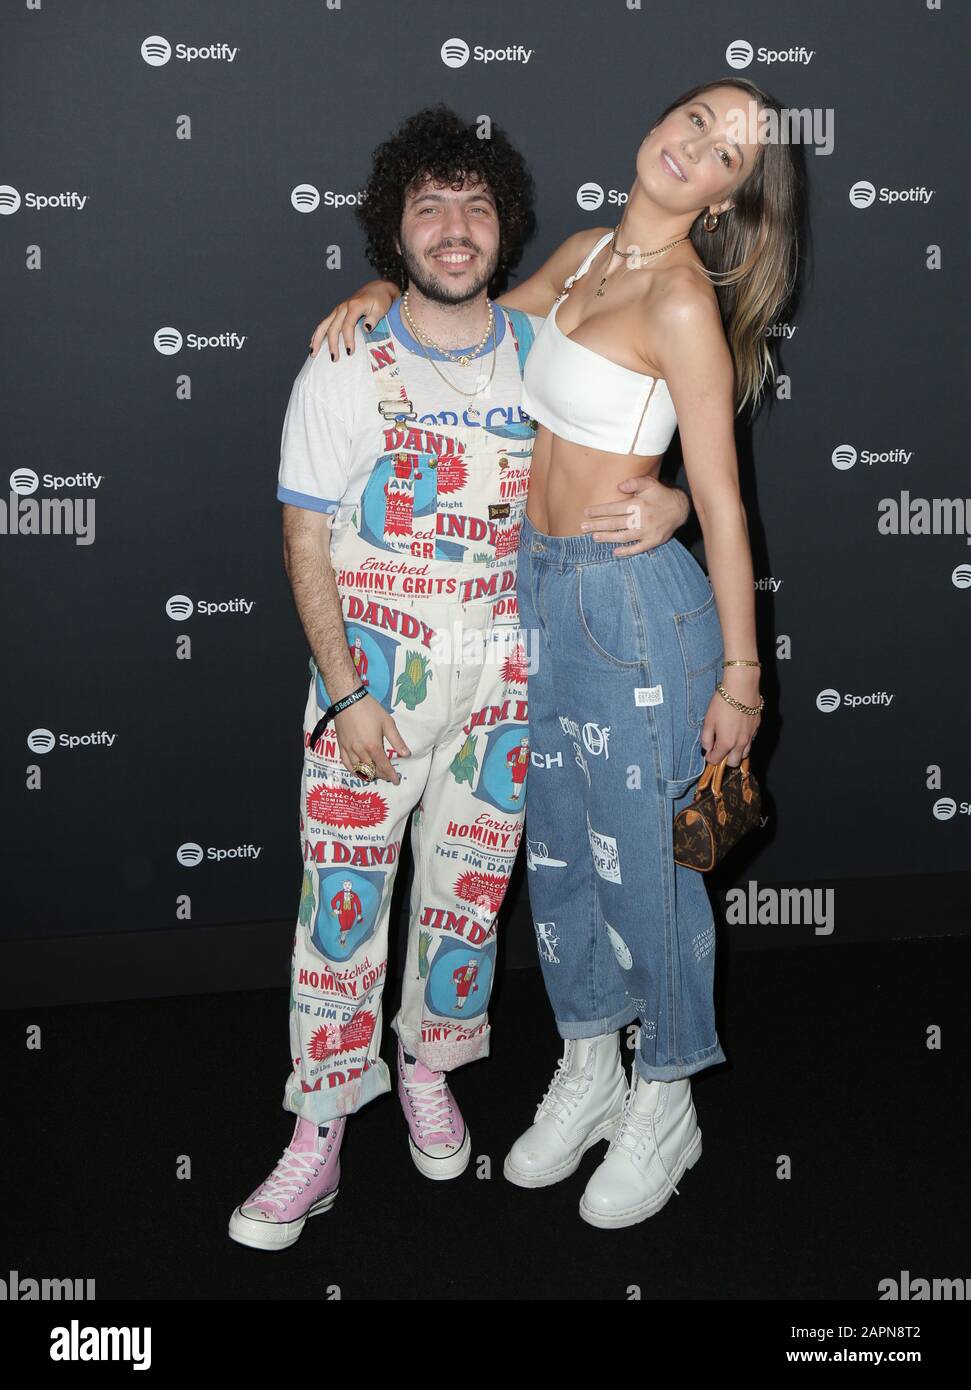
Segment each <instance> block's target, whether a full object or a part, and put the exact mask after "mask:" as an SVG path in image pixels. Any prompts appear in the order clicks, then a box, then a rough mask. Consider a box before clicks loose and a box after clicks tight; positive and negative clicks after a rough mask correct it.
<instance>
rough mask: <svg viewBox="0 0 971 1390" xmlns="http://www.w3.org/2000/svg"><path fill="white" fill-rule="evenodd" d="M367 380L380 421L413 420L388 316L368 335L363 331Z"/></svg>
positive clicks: (411, 403) (414, 417)
mask: <svg viewBox="0 0 971 1390" xmlns="http://www.w3.org/2000/svg"><path fill="white" fill-rule="evenodd" d="M364 343H365V346H366V348H367V358H368V365H369V366H370V368H371V380H372V382H373V383H374V390H375V394H376V396H377V410H378V413H379V415H380V416H381V418H382V419H383V420H386V421H388V422H389V423H390V422H391V421H392V420H396V421H398V422H399V423H404V422H405V421H406V420H414V419H416V418H417V416H416V413H415V407H414V403H413V402H412V401H411V400H409V398H408V390H407V387H406V386H405V383H404V379H403V377H402V374H401V364H400V363H399V361H398V352H397V345H396V343H395V340H394V336H393V334H392V332H391V325H390V323H389V322H388V316H387V314H385V316H384V317H383V318H382V319H379V320H378V322H377V323H376V324H375V325H374V327H373V328H372V329H371V330H370V332H368V331H367V330H366V329H365V331H364Z"/></svg>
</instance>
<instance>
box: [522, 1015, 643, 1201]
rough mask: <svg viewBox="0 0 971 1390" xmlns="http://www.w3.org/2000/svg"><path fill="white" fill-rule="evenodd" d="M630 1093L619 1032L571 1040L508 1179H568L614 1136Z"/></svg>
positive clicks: (532, 1183)
mask: <svg viewBox="0 0 971 1390" xmlns="http://www.w3.org/2000/svg"><path fill="white" fill-rule="evenodd" d="M626 1092H627V1077H626V1076H625V1075H624V1069H623V1067H622V1066H621V1064H620V1049H619V1045H618V1038H617V1034H616V1033H608V1034H605V1035H603V1036H601V1037H598V1038H571V1039H569V1040H568V1041H567V1044H566V1047H565V1048H564V1050H563V1056H562V1057H561V1058H560V1060H559V1062H558V1063H557V1066H556V1074H555V1075H554V1077H553V1080H552V1081H551V1082H550V1084H549V1086H548V1087H547V1090H546V1094H545V1095H544V1097H543V1099H542V1100H541V1101H540V1103H539V1105H538V1106H537V1107H536V1114H535V1116H534V1118H533V1124H532V1125H531V1126H530V1128H529V1129H527V1130H526V1132H525V1134H521V1135H520V1136H519V1138H518V1139H517V1140H516V1142H515V1144H513V1146H512V1148H511V1149H510V1150H509V1153H508V1154H507V1155H506V1161H505V1164H504V1165H503V1169H502V1171H503V1174H504V1176H505V1177H506V1178H507V1179H508V1181H509V1182H511V1183H515V1184H516V1186H517V1187H548V1186H549V1185H550V1184H551V1183H554V1182H560V1181H561V1180H562V1179H563V1178H568V1177H569V1176H570V1174H571V1173H575V1172H576V1170H577V1168H578V1167H579V1166H580V1160H581V1159H582V1157H583V1155H584V1154H585V1153H586V1151H587V1149H589V1148H592V1147H593V1145H594V1144H596V1143H598V1142H599V1141H600V1140H601V1139H609V1138H610V1136H611V1135H612V1134H613V1132H614V1129H615V1127H616V1125H617V1123H618V1121H619V1119H620V1116H621V1112H622V1110H623V1107H624V1097H625V1095H626Z"/></svg>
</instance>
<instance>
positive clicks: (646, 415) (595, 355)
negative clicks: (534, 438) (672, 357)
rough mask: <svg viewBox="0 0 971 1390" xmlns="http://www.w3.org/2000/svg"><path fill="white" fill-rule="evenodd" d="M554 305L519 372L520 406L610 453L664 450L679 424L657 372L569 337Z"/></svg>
mask: <svg viewBox="0 0 971 1390" xmlns="http://www.w3.org/2000/svg"><path fill="white" fill-rule="evenodd" d="M612 236H613V232H612V231H610V232H608V233H607V234H606V236H602V237H601V238H600V240H599V241H598V242H597V244H596V245H595V246H594V248H593V250H592V251H591V252H590V253H589V255H588V256H587V257H586V258H585V259H584V261H583V262H582V263H581V265H580V266H579V267H578V269H577V270H576V271H575V272H574V273H573V274H572V275H571V276H570V278H569V279H568V280H567V282H566V284H565V285H564V286H563V294H562V295H560V299H565V298H566V296H567V291H569V289H570V287H571V286H572V285H573V282H574V281H575V280H579V278H580V276H581V275H584V274H586V272H587V270H588V269H589V267H590V264H591V262H592V261H593V259H594V257H595V256H596V255H597V253H598V251H600V250H601V248H602V247H604V246H606V244H607V242H608V241H610V239H611V238H612ZM558 305H559V299H558V300H557V302H556V303H555V304H554V305H553V308H552V309H551V310H550V313H549V315H548V316H547V318H546V321H545V322H544V324H543V326H542V328H541V329H540V330H539V332H538V333H537V335H536V341H535V342H534V343H533V346H532V349H531V350H530V353H529V356H528V357H527V358H526V367H525V370H524V372H523V391H522V398H521V400H522V408H523V410H525V411H526V412H527V414H529V415H531V416H532V418H533V419H534V420H538V421H539V422H540V424H541V425H546V427H547V428H548V429H550V430H552V431H553V433H554V434H558V435H559V436H560V438H561V439H567V440H569V441H570V442H571V443H574V444H585V445H587V446H588V447H589V448H593V449H603V450H605V451H606V452H608V453H613V454H644V455H648V454H663V453H664V451H665V449H666V448H667V447H668V445H669V444H670V443H671V438H672V436H673V434H674V431H675V430H676V429H677V427H678V417H677V415H676V414H675V410H674V402H673V401H672V399H671V394H670V392H669V391H668V388H667V383H666V382H665V381H664V379H663V377H651V376H645V375H644V373H643V372H635V371H632V370H631V368H630V367H622V366H620V365H619V363H617V362H611V361H610V359H609V358H607V357H604V356H602V355H601V354H600V353H599V352H594V351H593V350H592V349H591V348H588V347H584V345H583V344H582V343H576V342H574V341H573V339H572V338H568V337H567V336H566V334H565V333H563V332H562V331H561V329H559V328H558V327H557V324H556V310H557V307H558Z"/></svg>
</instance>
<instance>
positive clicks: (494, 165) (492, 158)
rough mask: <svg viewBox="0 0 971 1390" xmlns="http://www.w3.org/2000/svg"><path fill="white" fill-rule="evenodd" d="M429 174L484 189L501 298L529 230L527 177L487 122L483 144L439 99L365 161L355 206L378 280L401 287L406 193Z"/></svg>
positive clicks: (494, 289) (531, 193)
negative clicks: (493, 217) (494, 233)
mask: <svg viewBox="0 0 971 1390" xmlns="http://www.w3.org/2000/svg"><path fill="white" fill-rule="evenodd" d="M429 176H430V177H431V178H433V179H436V180H438V181H440V182H442V183H444V184H447V185H448V186H449V187H451V188H455V189H459V188H461V187H462V184H463V183H464V182H465V181H466V180H469V181H473V180H474V181H475V182H479V183H485V184H487V185H488V187H489V190H490V192H491V193H492V196H493V197H494V198H495V200H496V210H497V213H498V217H499V260H498V264H497V266H496V273H495V275H494V276H493V279H492V284H491V286H490V291H489V292H490V293H493V294H501V293H502V290H503V289H505V286H506V279H507V277H508V274H509V272H510V271H511V270H513V269H515V267H516V266H517V265H518V264H519V261H520V258H521V257H522V254H523V250H524V248H525V246H526V243H527V242H528V241H529V239H530V237H531V236H532V235H533V233H534V231H535V230H536V216H535V213H534V211H533V203H534V199H535V195H536V191H535V187H534V184H533V178H532V175H531V174H530V172H529V170H528V168H527V167H526V162H525V160H524V159H523V157H522V155H521V154H520V153H519V151H518V150H517V149H516V148H515V147H514V146H513V145H512V144H511V143H510V141H509V139H508V137H507V136H506V134H505V132H504V131H502V130H500V129H499V127H498V126H496V125H492V127H491V135H490V136H489V138H488V139H482V138H480V136H479V135H478V134H477V131H476V126H475V124H474V123H473V122H468V123H466V122H465V121H463V120H462V118H461V117H460V116H458V115H457V114H456V113H455V112H454V111H453V110H452V109H451V108H450V107H448V106H446V105H445V104H444V102H439V103H438V105H436V106H426V107H424V108H423V109H422V110H421V111H416V112H415V114H414V115H413V116H409V117H408V119H407V120H406V121H404V122H403V123H402V124H401V125H400V126H399V127H398V129H397V130H396V131H395V133H394V134H393V135H390V136H389V137H388V139H387V140H385V141H383V142H382V143H381V144H380V145H378V147H377V149H376V150H375V151H374V154H373V155H372V156H371V170H370V173H369V175H368V181H367V184H366V186H365V189H364V193H365V197H364V200H363V202H361V203H359V204H358V205H357V207H356V208H355V213H356V215H357V218H358V221H359V222H360V223H361V226H362V227H363V228H364V231H365V233H366V235H367V258H368V260H369V261H370V262H371V264H372V265H373V266H374V268H375V270H376V271H377V272H378V274H379V275H380V276H382V277H383V278H384V279H386V280H393V281H394V282H395V284H396V285H398V287H399V288H400V289H402V290H403V289H404V288H405V285H406V276H405V271H404V264H403V262H402V258H401V256H400V254H399V253H398V251H396V250H395V244H394V243H395V238H396V237H397V236H398V234H399V231H400V228H401V215H402V212H403V211H404V205H405V194H406V193H407V192H408V191H409V190H412V189H415V188H418V187H419V186H420V185H421V184H422V183H423V182H424V181H425V179H426V178H428V177H429Z"/></svg>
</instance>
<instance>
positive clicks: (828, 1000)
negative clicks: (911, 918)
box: [0, 939, 971, 1301]
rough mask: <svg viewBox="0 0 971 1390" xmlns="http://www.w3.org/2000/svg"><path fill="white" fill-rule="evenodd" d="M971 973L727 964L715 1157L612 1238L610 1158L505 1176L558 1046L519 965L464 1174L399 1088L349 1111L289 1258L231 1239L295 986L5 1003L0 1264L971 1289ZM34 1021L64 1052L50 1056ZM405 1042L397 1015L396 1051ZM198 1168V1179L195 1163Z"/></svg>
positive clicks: (323, 1279) (309, 1279) (173, 1280)
mask: <svg viewBox="0 0 971 1390" xmlns="http://www.w3.org/2000/svg"><path fill="white" fill-rule="evenodd" d="M969 965H971V941H969V940H966V939H965V940H960V939H950V940H945V939H939V940H923V941H914V942H899V941H898V942H893V943H887V944H886V945H879V946H873V945H869V946H862V945H857V946H835V945H829V944H824V943H822V942H821V943H820V944H819V945H818V946H816V947H813V946H809V947H801V948H798V949H776V950H771V951H764V952H753V951H745V952H736V953H735V954H734V956H733V957H732V958H731V959H729V960H728V961H727V962H724V963H720V976H719V991H718V993H719V1019H720V1029H719V1032H720V1037H721V1040H722V1044H723V1046H724V1047H725V1050H726V1053H727V1055H728V1057H729V1063H728V1065H727V1066H721V1067H717V1068H712V1069H709V1070H708V1071H706V1072H702V1073H700V1074H699V1075H698V1076H697V1077H695V1078H694V1079H693V1090H694V1098H695V1105H696V1107H697V1110H698V1116H699V1120H700V1124H701V1129H702V1133H703V1136H704V1139H703V1143H704V1152H703V1156H702V1158H701V1161H700V1162H699V1163H698V1164H697V1165H696V1166H695V1168H694V1169H692V1170H691V1171H690V1172H688V1173H686V1174H685V1176H684V1179H683V1180H682V1182H681V1183H679V1188H680V1196H672V1198H671V1200H670V1201H669V1202H668V1204H667V1205H666V1206H665V1207H664V1208H663V1210H662V1211H660V1212H659V1213H658V1214H657V1215H656V1216H654V1217H653V1218H651V1219H650V1220H648V1221H645V1222H643V1223H641V1224H640V1225H638V1226H635V1227H632V1228H629V1229H627V1230H623V1231H617V1232H606V1231H600V1230H595V1229H594V1228H592V1227H590V1226H588V1225H586V1224H585V1223H584V1222H583V1221H581V1220H580V1218H579V1216H578V1214H577V1203H578V1200H579V1197H580V1194H581V1192H582V1190H583V1186H584V1184H585V1182H586V1179H587V1177H588V1176H589V1174H590V1173H591V1172H592V1171H593V1169H594V1168H595V1167H596V1165H597V1163H598V1162H599V1161H600V1157H601V1155H602V1154H603V1152H604V1148H603V1146H598V1147H597V1148H596V1149H595V1150H593V1151H591V1152H590V1153H588V1154H587V1155H586V1158H585V1161H584V1163H583V1165H582V1167H581V1169H580V1171H579V1172H578V1173H576V1174H575V1175H574V1176H573V1177H572V1178H570V1179H568V1180H567V1181H565V1182H563V1183H561V1184H559V1185H558V1186H555V1187H551V1188H546V1189H543V1190H539V1191H523V1190H521V1189H519V1188H516V1187H513V1186H511V1185H510V1184H509V1183H507V1182H506V1181H505V1180H504V1178H503V1176H502V1162H503V1158H504V1155H505V1153H506V1151H507V1149H508V1147H509V1145H510V1144H511V1143H512V1141H513V1140H514V1139H515V1138H516V1136H517V1135H518V1134H519V1133H520V1132H521V1131H522V1130H523V1129H524V1128H525V1127H526V1126H527V1125H528V1124H529V1123H530V1122H531V1120H532V1113H533V1109H534V1107H535V1105H536V1103H537V1101H538V1100H539V1098H540V1096H541V1095H542V1093H543V1090H544V1088H545V1086H546V1084H547V1082H548V1080H549V1078H550V1076H551V1074H552V1072H553V1069H554V1066H555V1062H556V1059H557V1057H558V1056H559V1055H560V1050H561V1044H560V1042H559V1039H558V1037H557V1035H556V1032H555V1029H554V1027H553V1024H552V1021H551V1016H550V1013H549V1010H548V1006H547V1003H546V997H545V994H544V991H543V987H542V981H541V977H540V974H539V971H538V970H521V971H512V972H508V973H507V974H506V975H505V977H504V978H501V979H500V980H499V981H498V983H497V988H496V992H495V995H494V999H493V1008H492V1015H491V1016H492V1021H493V1025H494V1030H493V1051H492V1056H491V1057H490V1058H488V1059H486V1060H483V1061H480V1062H476V1063H474V1064H472V1065H469V1066H467V1067H465V1068H462V1069H461V1070H459V1071H457V1072H455V1073H454V1076H453V1084H454V1089H455V1091H456V1094H457V1096H458V1098H459V1100H460V1102H461V1105H462V1108H463V1111H464V1114H465V1116H466V1120H467V1122H468V1124H469V1127H470V1130H471V1135H472V1146H473V1155H474V1156H476V1157H475V1159H474V1161H473V1163H472V1164H470V1166H469V1168H468V1170H467V1171H466V1172H465V1174H464V1175H463V1176H462V1177H461V1178H458V1179H457V1180H454V1181H452V1182H445V1183H432V1182H430V1181H428V1180H427V1179H425V1178H424V1177H422V1176H421V1175H420V1174H419V1173H418V1172H417V1171H416V1169H415V1168H414V1166H413V1165H412V1163H411V1160H410V1158H409V1155H408V1148H407V1138H406V1129H405V1125H404V1120H403V1117H402V1115H401V1113H400V1110H399V1107H398V1103H397V1100H396V1098H395V1097H394V1095H391V1096H383V1097H381V1098H380V1099H379V1100H377V1101H375V1102H373V1103H372V1104H371V1105H369V1106H367V1107H366V1108H365V1109H364V1110H362V1111H361V1112H360V1113H359V1114H358V1115H356V1116H354V1117H352V1118H351V1120H350V1121H349V1123H348V1127H347V1134H346V1138H345V1141H344V1149H343V1179H342V1183H341V1192H340V1196H339V1198H338V1200H337V1203H336V1204H335V1206H334V1208H333V1209H332V1211H330V1212H329V1213H327V1214H324V1215H320V1216H318V1217H315V1218H313V1219H312V1220H311V1221H309V1222H308V1224H307V1226H306V1228H305V1230H304V1233H303V1235H302V1236H301V1238H300V1240H299V1241H298V1242H297V1244H296V1245H295V1246H293V1247H292V1248H291V1249H289V1250H287V1251H283V1252H279V1253H273V1254H269V1253H263V1252H259V1251H255V1250H250V1249H246V1248H244V1247H242V1246H239V1245H237V1244H236V1243H235V1242H234V1241H231V1240H230V1239H229V1237H228V1236H227V1234H226V1225H227V1222H228V1219H229V1216H230V1213H231V1211H232V1209H233V1207H234V1206H235V1205H236V1204H237V1203H238V1202H240V1201H241V1200H242V1199H243V1198H244V1197H245V1196H247V1195H248V1194H249V1192H250V1191H251V1190H252V1189H253V1188H254V1187H255V1186H256V1185H257V1183H258V1182H259V1181H260V1180H261V1179H262V1178H263V1177H264V1176H265V1175H266V1174H267V1173H268V1172H269V1170H270V1169H271V1168H272V1167H273V1165H274V1163H275V1162H276V1160H277V1159H278V1157H279V1156H280V1153H281V1152H282V1150H283V1148H284V1146H285V1144H286V1142H287V1141H288V1139H289V1137H290V1134H291V1132H292V1128H293V1120H292V1117H290V1116H288V1115H287V1114H286V1113H285V1112H284V1111H283V1109H282V1107H281V1099H282V1094H283V1083H284V1081H285V1079H286V1074H287V1070H288V1060H287V1053H288V1039H287V1027H286V1025H287V1020H286V1006H287V989H286V988H285V987H284V988H281V989H279V990H271V991H263V992H259V993H248V994H235V995H227V994H223V995H212V996H206V997H187V998H169V999H161V1000H150V1001H146V1002H129V1003H120V1004H98V1005H92V1006H87V1007H66V1008H58V1009H50V1010H42V1009H30V1010H24V1011H19V1012H9V1013H5V1014H3V1015H0V1024H2V1027H3V1031H4V1034H5V1049H4V1050H5V1054H6V1063H5V1087H6V1090H7V1095H6V1098H5V1100H4V1104H3V1116H4V1128H5V1138H4V1170H5V1177H6V1196H5V1200H4V1201H3V1203H2V1208H3V1211H2V1217H0V1230H2V1247H3V1255H2V1257H0V1258H2V1264H3V1268H2V1269H0V1274H2V1275H3V1277H4V1278H7V1277H8V1272H9V1271H11V1270H17V1271H19V1274H20V1277H21V1278H25V1277H27V1276H31V1277H35V1278H42V1277H47V1278H67V1277H73V1278H86V1279H91V1278H93V1279H95V1280H96V1289H97V1295H96V1296H97V1299H98V1300H99V1301H100V1300H106V1299H112V1298H134V1299H150V1298H155V1299H158V1298H160V1299H186V1300H206V1299H243V1300H247V1299H327V1298H328V1297H333V1296H334V1293H335V1292H336V1290H338V1289H339V1291H340V1296H341V1297H342V1298H344V1299H353V1300H359V1299H371V1298H381V1299H415V1298H432V1299H494V1298H501V1299H517V1300H530V1299H557V1300H562V1299H568V1300H573V1299H582V1300H623V1299H628V1298H630V1297H631V1296H632V1291H633V1290H634V1289H635V1288H636V1290H637V1291H639V1294H640V1297H641V1298H643V1299H679V1300H680V1299H703V1298H714V1299H719V1300H732V1299H769V1300H779V1299H813V1300H829V1299H834V1300H835V1299H860V1300H868V1301H869V1300H875V1299H877V1298H879V1296H880V1295H879V1285H880V1282H881V1281H882V1280H886V1279H897V1280H900V1279H901V1278H902V1272H903V1271H908V1276H907V1277H909V1278H910V1279H911V1280H913V1279H915V1278H918V1277H923V1278H938V1279H943V1278H952V1277H954V1278H958V1277H959V1278H964V1277H965V1276H967V1275H969V1274H971V1267H969V1266H971V1262H969V1260H968V1234H967V1233H968V1230H969V1220H968V1218H969V1207H971V1201H969V1184H968V1180H967V1171H966V1162H967V1158H966V1141H967V1133H968V1126H967V1112H968V1099H969V1088H968V1085H967V1080H966V1078H967V1076H968V1066H969V1063H971V1041H969V1026H968V1007H967V980H968V973H969ZM388 990H389V994H390V995H391V1000H390V1001H388V1002H393V999H394V996H395V994H396V986H395V985H394V984H393V983H389V986H388ZM389 1016H390V1014H386V1017H389ZM36 1024H39V1025H40V1026H41V1029H42V1040H43V1046H42V1048H41V1049H40V1050H39V1051H30V1050H27V1049H26V1048H25V1046H24V1038H25V1036H26V1033H25V1030H26V1029H27V1028H28V1027H29V1026H30V1025H36ZM935 1027H937V1028H940V1030H941V1046H940V1048H939V1049H930V1048H928V1046H927V1036H928V1030H929V1029H933V1028H935ZM393 1043H394V1035H393V1034H392V1033H391V1031H390V1029H387V1028H386V1029H385V1040H384V1051H385V1054H386V1056H387V1057H388V1058H389V1059H390V1058H391V1055H392V1050H391V1049H392V1044H393ZM962 1135H963V1136H964V1137H963V1138H962ZM182 1156H187V1157H188V1159H189V1160H190V1161H191V1178H183V1179H180V1178H179V1177H178V1176H177V1170H178V1165H179V1163H180V1162H181V1161H184V1160H183V1157H182ZM785 1157H788V1159H789V1160H790V1163H791V1176H789V1177H786V1178H783V1177H779V1176H778V1173H779V1170H780V1164H781V1163H782V1162H783V1160H784V1158H785ZM485 1160H488V1161H489V1162H488V1163H487V1162H486V1161H485ZM490 1165H491V1176H488V1175H487V1174H488V1170H489V1167H490Z"/></svg>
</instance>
